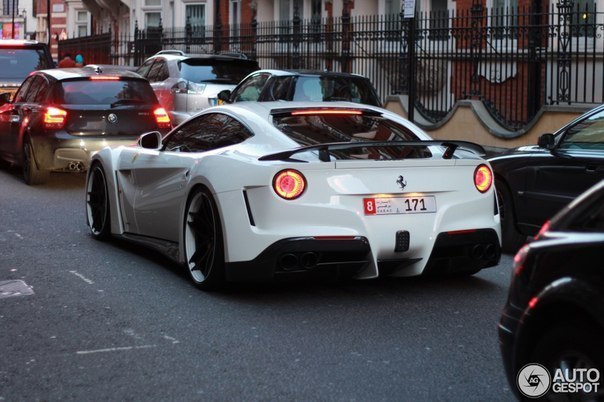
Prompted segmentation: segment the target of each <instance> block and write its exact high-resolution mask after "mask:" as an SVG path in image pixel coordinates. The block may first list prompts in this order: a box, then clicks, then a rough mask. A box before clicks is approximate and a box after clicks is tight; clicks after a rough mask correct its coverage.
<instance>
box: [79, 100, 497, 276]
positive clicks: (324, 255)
mask: <svg viewBox="0 0 604 402" xmlns="http://www.w3.org/2000/svg"><path fill="white" fill-rule="evenodd" d="M476 152H478V153H482V152H484V150H483V149H482V148H481V147H479V146H477V145H476V144H472V143H467V142H455V141H433V140H431V139H430V137H429V136H428V135H427V134H425V133H424V132H423V131H421V130H420V129H419V128H418V127H416V126H415V125H413V124H412V123H410V122H409V121H407V120H406V119H404V118H402V117H400V116H398V115H397V114H395V113H392V112H389V111H387V110H384V109H380V108H376V107H371V106H366V105H358V107H354V108H352V107H351V104H350V103H348V102H346V103H344V102H340V103H336V102H325V103H312V102H306V103H300V102H287V103H284V102H239V103H235V104H232V105H224V106H217V107H214V108H209V109H206V110H204V111H203V112H201V113H199V114H197V115H196V116H195V117H193V118H191V119H190V120H188V121H186V122H185V123H183V124H181V125H180V126H178V127H176V128H175V129H173V130H172V131H171V132H170V133H169V134H168V135H167V136H166V137H165V138H163V139H162V136H161V135H160V134H159V133H146V134H143V135H142V136H141V138H140V140H139V143H138V146H133V147H118V148H105V149H103V150H101V151H99V152H98V153H96V154H94V155H93V157H92V165H91V169H90V171H89V172H88V176H87V177H88V179H87V183H86V194H87V195H86V209H87V221H88V225H89V227H90V230H91V233H92V236H93V237H95V238H98V239H103V238H107V237H108V236H111V235H113V236H117V237H121V238H127V239H130V240H134V241H139V242H140V243H141V244H145V245H147V246H153V247H155V248H157V249H159V250H161V251H163V252H165V253H166V254H167V255H168V256H170V257H172V258H174V259H175V260H176V261H178V262H180V263H182V264H184V265H185V266H186V268H187V271H188V273H189V275H190V277H191V279H192V281H193V283H194V284H195V285H197V286H199V287H200V288H212V287H219V286H220V285H221V284H222V283H223V282H224V281H225V280H253V281H257V280H272V279H279V278H283V277H287V276H288V275H300V276H302V275H314V274H320V275H322V274H327V273H329V274H331V273H338V272H341V273H347V274H350V275H353V276H354V277H356V278H374V277H376V276H378V275H394V276H412V275H420V274H425V273H434V274H447V275H448V274H452V273H455V274H457V275H471V274H474V273H476V272H478V271H479V270H481V269H483V268H486V267H491V266H494V265H497V263H498V261H499V257H500V249H499V244H500V233H499V231H500V228H499V215H498V211H497V208H495V192H494V189H493V186H492V182H493V176H492V171H491V168H490V167H489V164H488V162H487V161H485V160H484V159H483V158H481V157H480V156H479V155H478V154H477V153H476ZM470 211H471V212H470Z"/></svg>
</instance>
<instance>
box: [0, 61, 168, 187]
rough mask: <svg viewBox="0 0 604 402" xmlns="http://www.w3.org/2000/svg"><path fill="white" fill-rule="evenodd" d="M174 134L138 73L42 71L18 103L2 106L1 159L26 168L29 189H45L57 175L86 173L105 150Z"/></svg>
mask: <svg viewBox="0 0 604 402" xmlns="http://www.w3.org/2000/svg"><path fill="white" fill-rule="evenodd" d="M170 128H171V123H170V118H169V116H168V114H167V112H166V111H165V109H164V108H162V107H161V106H160V104H159V102H158V101H157V97H156V96H155V93H154V92H153V90H152V89H151V86H150V85H149V82H148V81H147V80H146V79H144V78H143V77H141V76H140V75H138V74H136V73H133V72H131V71H120V70H112V71H108V72H107V73H99V72H97V71H96V70H93V69H86V68H63V69H60V68H57V69H51V70H40V71H36V72H34V73H32V74H30V75H29V76H28V77H27V78H26V79H25V81H24V82H23V84H22V85H21V87H20V88H19V90H18V91H17V92H16V93H15V95H14V99H13V100H12V101H0V158H2V159H4V160H6V161H8V162H9V163H11V164H15V165H19V166H22V167H23V175H24V178H25V181H26V183H27V184H41V183H43V182H44V181H46V179H47V178H48V175H49V174H50V172H51V171H76V172H80V171H84V170H86V169H87V168H88V163H89V158H90V154H91V153H92V152H94V151H97V150H99V149H101V148H103V147H105V146H108V145H131V144H134V143H135V142H136V139H137V138H138V136H139V135H140V134H142V133H144V132H147V131H159V132H161V133H167V132H168V131H169V130H170Z"/></svg>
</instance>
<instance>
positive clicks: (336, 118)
mask: <svg viewBox="0 0 604 402" xmlns="http://www.w3.org/2000/svg"><path fill="white" fill-rule="evenodd" d="M273 124H274V125H275V126H276V127H277V128H278V129H279V130H281V131H282V132H283V133H284V134H286V135H287V136H288V137H289V138H291V139H292V140H294V141H296V142H297V143H298V144H300V145H301V146H308V145H318V144H326V143H331V142H361V141H370V142H387V141H420V138H418V137H417V136H416V135H415V134H413V132H412V131H410V130H409V129H407V128H406V127H405V126H403V125H400V124H398V123H396V122H394V121H392V120H388V119H385V118H383V117H381V116H375V115H343V114H342V115H340V114H320V113H317V114H316V115H314V114H310V115H302V116H291V115H275V116H274V117H273ZM402 148H403V147H400V146H397V147H392V148H391V147H382V148H373V147H371V148H366V149H365V148H358V149H354V150H350V151H345V152H339V153H337V154H336V155H335V156H336V157H338V158H340V159H348V158H354V159H360V158H370V159H399V158H409V157H416V158H418V157H421V158H427V157H430V156H431V153H430V151H429V150H428V148H427V147H420V148H417V147H414V148H411V147H409V148H408V149H402Z"/></svg>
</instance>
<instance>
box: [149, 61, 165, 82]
mask: <svg viewBox="0 0 604 402" xmlns="http://www.w3.org/2000/svg"><path fill="white" fill-rule="evenodd" d="M162 68H163V63H162V62H161V61H160V60H157V61H156V62H155V63H153V65H152V66H151V69H149V74H148V75H147V79H148V80H149V81H151V82H157V81H161V80H160V78H159V77H160V73H161V70H162Z"/></svg>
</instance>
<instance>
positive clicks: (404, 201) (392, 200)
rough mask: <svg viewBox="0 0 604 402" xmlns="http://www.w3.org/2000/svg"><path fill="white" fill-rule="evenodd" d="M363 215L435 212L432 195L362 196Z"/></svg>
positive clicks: (434, 200)
mask: <svg viewBox="0 0 604 402" xmlns="http://www.w3.org/2000/svg"><path fill="white" fill-rule="evenodd" d="M363 209H364V211H365V215H397V214H426V213H434V212H436V199H435V198H434V196H423V197H386V198H378V197H375V198H363Z"/></svg>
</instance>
